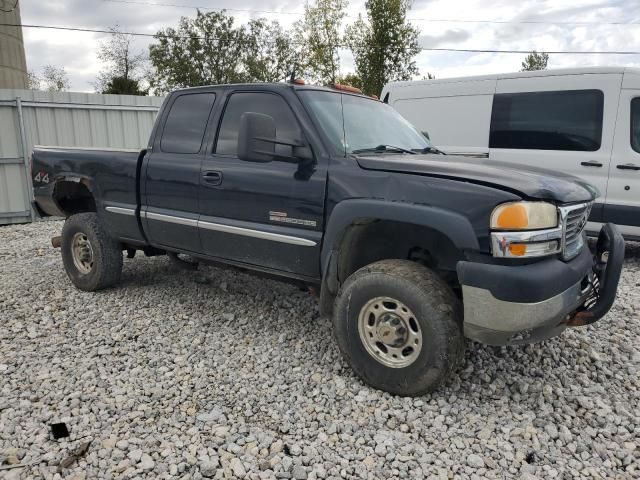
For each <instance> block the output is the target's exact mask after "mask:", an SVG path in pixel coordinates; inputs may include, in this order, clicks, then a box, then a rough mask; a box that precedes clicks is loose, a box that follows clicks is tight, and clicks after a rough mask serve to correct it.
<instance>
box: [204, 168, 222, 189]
mask: <svg viewBox="0 0 640 480" xmlns="http://www.w3.org/2000/svg"><path fill="white" fill-rule="evenodd" d="M202 180H203V181H204V183H206V184H207V185H212V186H216V185H220V184H221V183H222V172H218V171H215V170H206V171H204V172H202Z"/></svg>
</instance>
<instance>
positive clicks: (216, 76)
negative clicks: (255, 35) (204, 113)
mask: <svg viewBox="0 0 640 480" xmlns="http://www.w3.org/2000/svg"><path fill="white" fill-rule="evenodd" d="M245 37H246V34H245V31H244V29H243V28H235V27H234V25H233V17H231V16H228V15H227V14H226V13H225V12H224V11H221V12H207V13H202V12H200V11H198V13H197V15H196V17H195V18H188V17H182V18H181V19H180V23H179V25H178V28H177V29H174V28H166V29H163V30H160V31H159V32H158V33H157V34H156V35H155V39H156V40H157V42H158V43H155V44H153V45H151V46H150V47H149V57H150V59H151V63H152V65H153V70H154V71H153V73H152V76H151V78H150V84H151V87H152V89H153V90H154V91H155V92H157V93H165V92H168V91H170V90H172V89H174V88H180V87H191V86H197V85H210V84H221V83H238V82H242V81H243V80H244V78H245V77H244V74H243V71H242V59H243V51H244V47H245V40H246V38H245Z"/></svg>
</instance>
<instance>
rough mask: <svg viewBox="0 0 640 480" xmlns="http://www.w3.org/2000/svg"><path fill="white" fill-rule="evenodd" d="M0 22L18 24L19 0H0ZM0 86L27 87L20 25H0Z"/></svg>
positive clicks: (25, 61) (25, 63)
mask: <svg viewBox="0 0 640 480" xmlns="http://www.w3.org/2000/svg"><path fill="white" fill-rule="evenodd" d="M14 6H15V8H14ZM0 23H10V24H14V25H18V24H20V2H17V3H16V0H0ZM0 88H27V60H26V58H25V54H24V42H23V40H22V28H20V27H6V26H2V25H0Z"/></svg>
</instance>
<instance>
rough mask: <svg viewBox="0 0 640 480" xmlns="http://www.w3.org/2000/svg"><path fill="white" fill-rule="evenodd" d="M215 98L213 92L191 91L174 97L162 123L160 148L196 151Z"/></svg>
mask: <svg viewBox="0 0 640 480" xmlns="http://www.w3.org/2000/svg"><path fill="white" fill-rule="evenodd" d="M215 98H216V96H215V94H214V93H192V94H186V95H180V96H179V97H178V98H176V99H175V100H174V102H173V105H171V110H170V111H169V115H168V116H167V120H166V122H165V124H164V130H163V132H162V138H161V139H160V150H162V151H163V152H165V153H182V154H190V153H198V152H199V151H200V147H201V145H202V138H203V137H204V132H205V129H206V127H207V119H208V118H209V113H210V112H211V107H212V106H213V102H214V100H215Z"/></svg>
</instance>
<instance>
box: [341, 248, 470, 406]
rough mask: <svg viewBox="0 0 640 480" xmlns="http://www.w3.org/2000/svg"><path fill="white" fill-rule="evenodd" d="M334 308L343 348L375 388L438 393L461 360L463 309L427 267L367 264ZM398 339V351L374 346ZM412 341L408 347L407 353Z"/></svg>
mask: <svg viewBox="0 0 640 480" xmlns="http://www.w3.org/2000/svg"><path fill="white" fill-rule="evenodd" d="M385 302H386V303H385ZM334 307H335V308H334V316H333V326H334V332H335V335H336V339H337V341H338V345H339V347H340V350H341V351H342V354H343V355H344V357H345V358H346V360H347V362H348V363H349V364H350V365H351V367H352V368H353V370H354V371H355V372H356V374H357V375H359V376H360V377H361V378H362V379H363V380H364V381H365V382H366V383H367V384H369V385H371V386H372V387H375V388H378V389H381V390H384V391H386V392H389V393H392V394H396V395H404V396H413V395H420V394H423V393H426V392H429V391H432V390H434V389H436V388H438V387H439V386H440V385H441V384H442V383H443V382H444V381H445V379H446V378H447V377H449V375H451V373H452V372H453V370H454V369H455V368H456V367H457V365H458V364H459V362H460V360H461V359H462V356H463V353H464V338H463V333H462V306H461V303H460V301H459V300H458V298H457V297H456V296H455V294H454V293H453V291H452V290H451V289H450V288H449V286H448V285H447V284H445V283H444V281H443V280H442V279H441V278H440V277H438V276H437V275H436V274H435V273H434V272H432V271H431V270H429V269H428V268H426V267H424V266H422V265H420V264H417V263H415V262H410V261H408V260H383V261H380V262H376V263H373V264H371V265H367V266H366V267H363V268H361V269H360V270H358V271H357V272H355V273H354V274H352V275H351V276H350V277H349V278H348V279H347V281H346V282H345V283H344V284H343V286H342V288H341V289H340V292H339V293H338V295H337V297H336V301H335V306H334ZM381 310H382V311H383V313H382V314H380V313H379V312H380V311H381ZM369 312H370V313H369ZM396 313H397V314H398V315H397V316H396V317H397V319H396V318H395V317H394V315H396ZM363 314H364V316H362V315H363ZM372 325H373V326H372ZM394 325H396V326H394ZM405 327H406V328H405ZM398 332H399V333H398ZM394 335H396V337H394V338H397V341H396V343H393V344H390V345H391V347H389V346H388V345H386V344H384V343H383V342H382V341H378V342H377V343H376V342H375V340H376V339H380V340H386V339H387V338H388V337H393V336H394ZM367 337H370V340H369V339H367ZM383 337H384V338H383ZM406 338H408V339H407V340H406V342H407V343H406V344H407V345H409V346H408V347H403V345H404V344H403V343H402V342H403V341H405V339H406ZM381 343H382V345H381V346H380V344H381ZM398 345H399V348H396V346H398ZM400 349H402V353H401V351H400ZM396 354H397V355H396ZM393 357H396V358H393Z"/></svg>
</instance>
